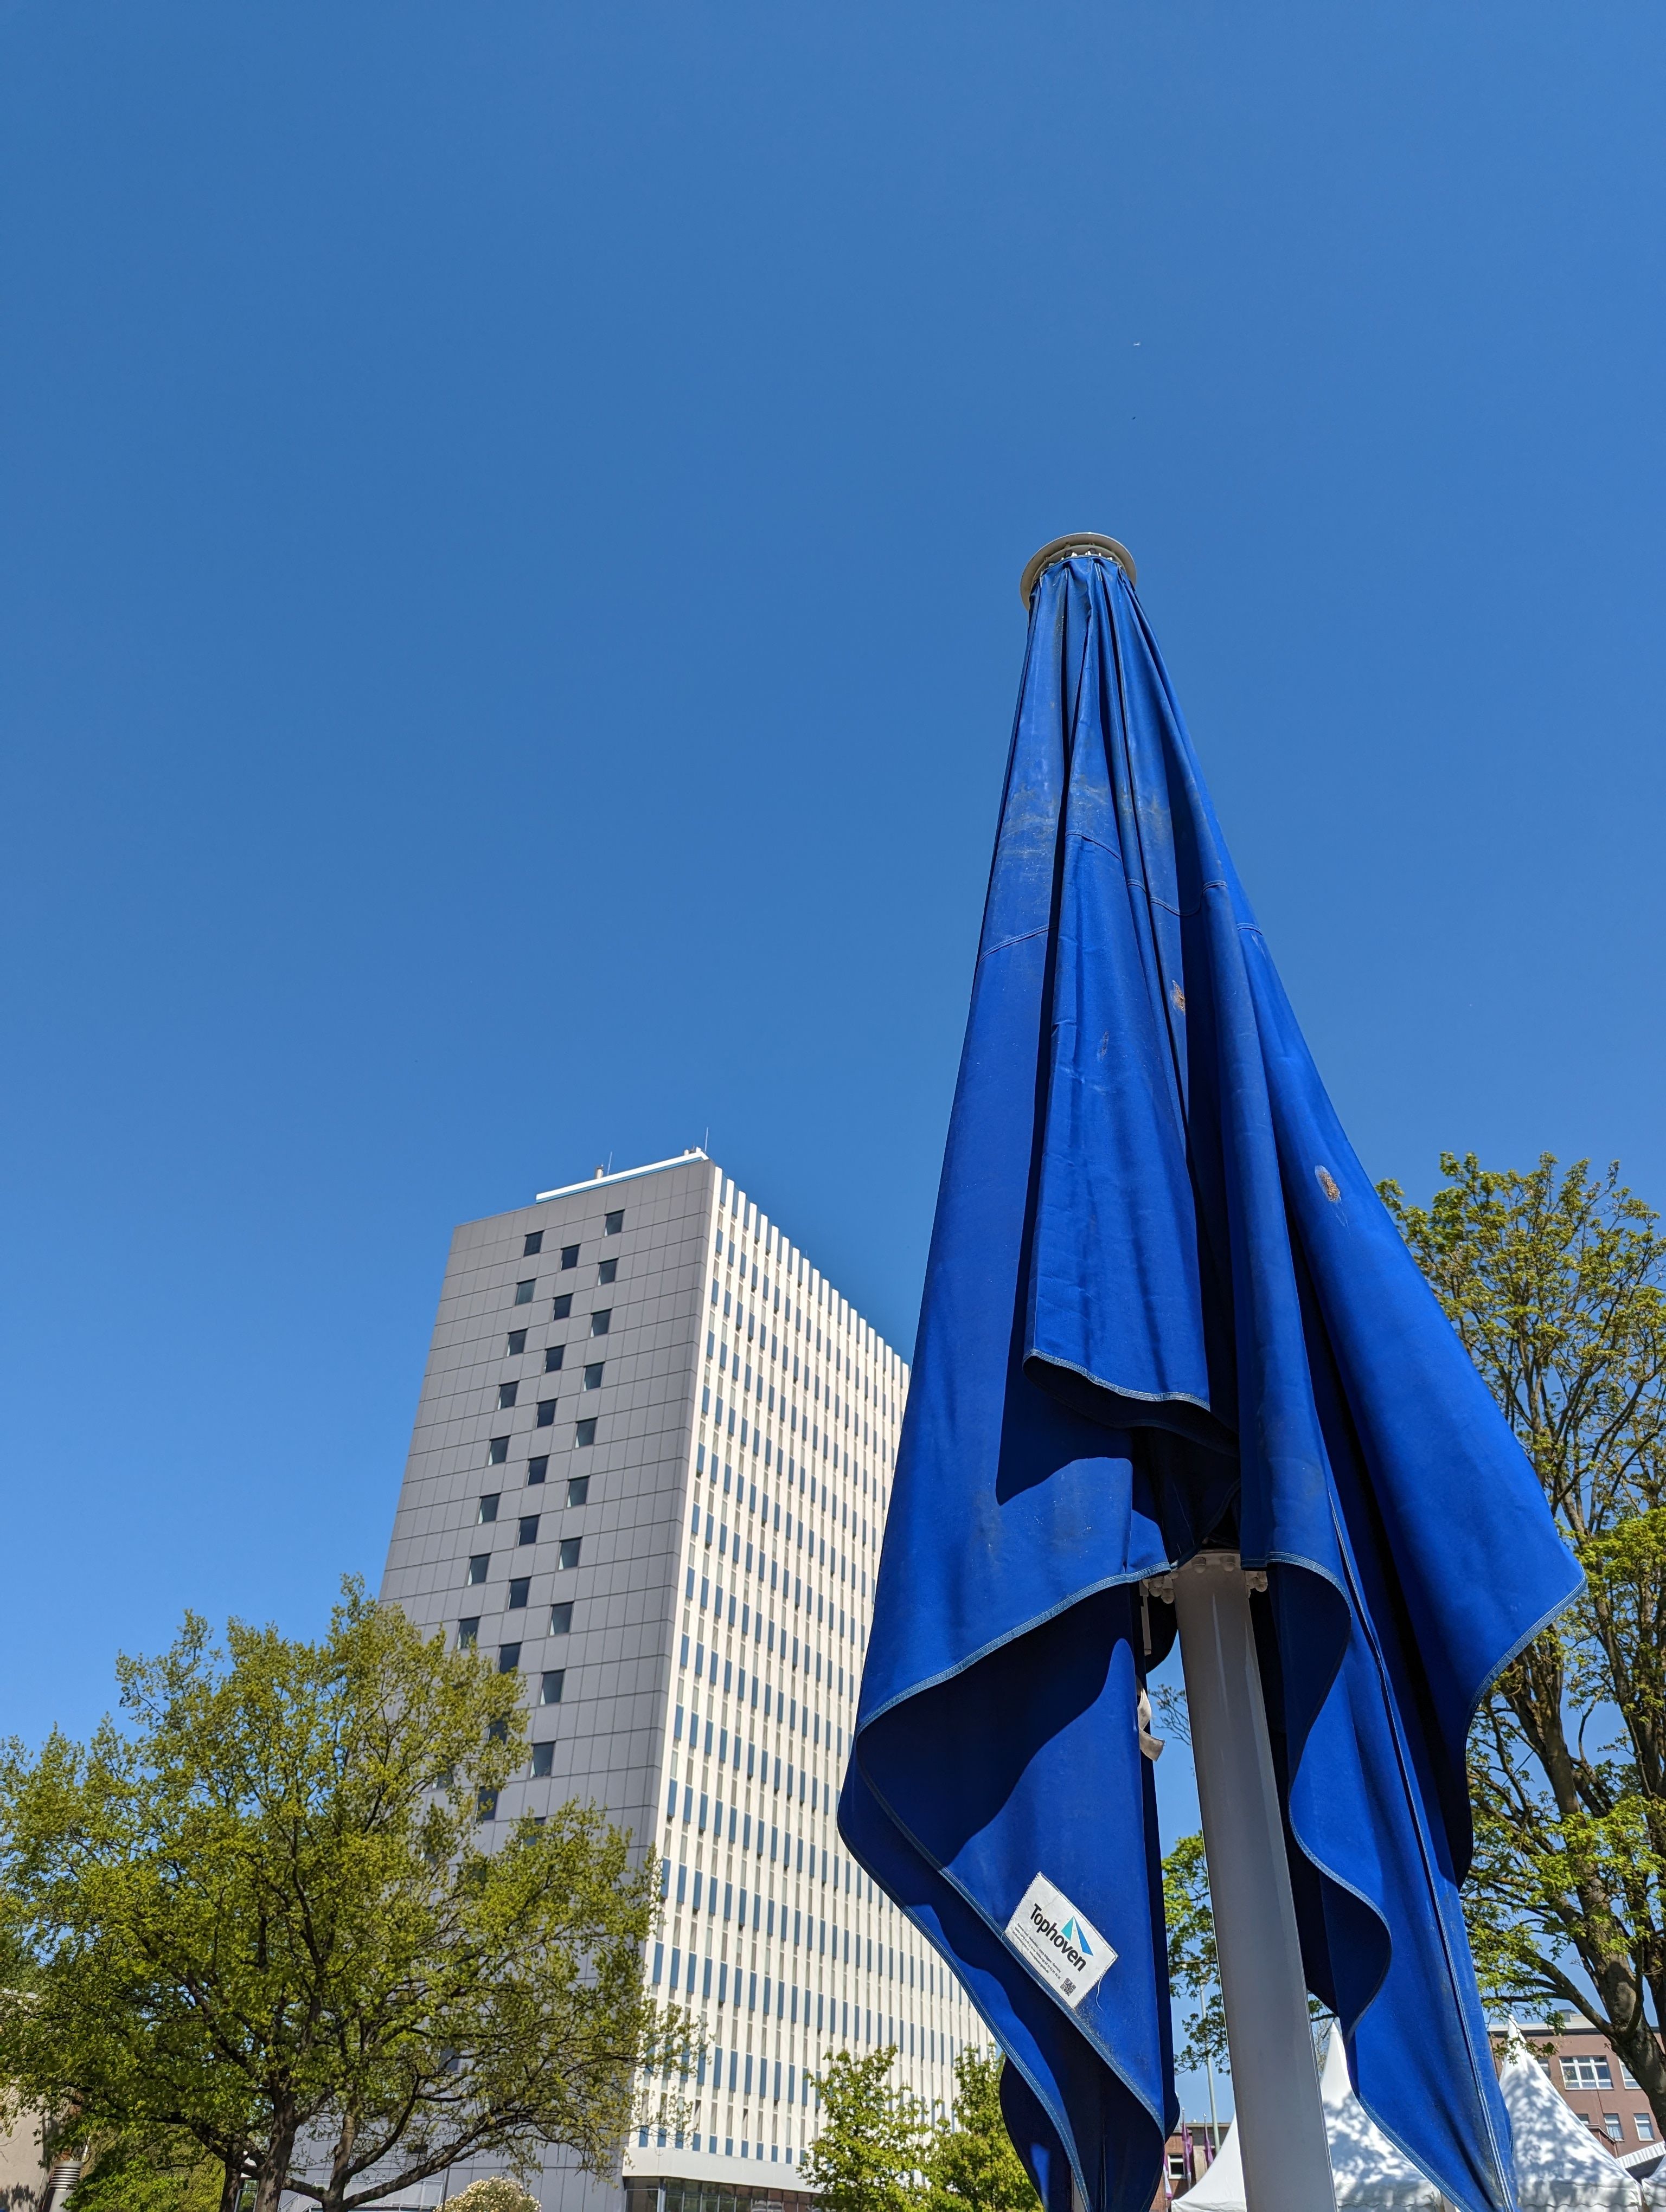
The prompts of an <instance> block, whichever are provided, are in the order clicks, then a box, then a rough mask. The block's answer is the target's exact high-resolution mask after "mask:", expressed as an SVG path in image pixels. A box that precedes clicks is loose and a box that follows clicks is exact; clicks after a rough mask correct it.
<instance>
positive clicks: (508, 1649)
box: [497, 1644, 520, 1674]
mask: <svg viewBox="0 0 1666 2212" xmlns="http://www.w3.org/2000/svg"><path fill="white" fill-rule="evenodd" d="M518 1666H520V1645H519V1644H499V1645H498V1647H497V1671H498V1673H499V1674H514V1670H515V1668H517V1667H518Z"/></svg>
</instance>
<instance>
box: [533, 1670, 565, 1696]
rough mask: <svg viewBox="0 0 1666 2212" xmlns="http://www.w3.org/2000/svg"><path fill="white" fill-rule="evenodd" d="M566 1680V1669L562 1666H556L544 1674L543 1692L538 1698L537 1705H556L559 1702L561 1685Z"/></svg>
mask: <svg viewBox="0 0 1666 2212" xmlns="http://www.w3.org/2000/svg"><path fill="white" fill-rule="evenodd" d="M566 1680H567V1669H566V1668H564V1667H557V1668H555V1669H554V1670H553V1671H552V1672H551V1673H550V1674H546V1675H545V1676H544V1692H543V1695H542V1696H541V1697H540V1698H539V1699H538V1703H539V1705H559V1704H560V1703H561V1691H562V1683H563V1682H565V1681H566Z"/></svg>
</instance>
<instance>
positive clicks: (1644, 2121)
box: [1632, 2112, 1655, 2142]
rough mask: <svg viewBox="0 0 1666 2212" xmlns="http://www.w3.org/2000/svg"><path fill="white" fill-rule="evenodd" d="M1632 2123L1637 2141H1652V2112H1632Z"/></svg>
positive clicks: (1653, 2128)
mask: <svg viewBox="0 0 1666 2212" xmlns="http://www.w3.org/2000/svg"><path fill="white" fill-rule="evenodd" d="M1632 2125H1633V2127H1634V2128H1635V2129H1636V2130H1637V2139H1638V2141H1639V2142H1653V2141H1654V2139H1655V2124H1654V2116H1653V2115H1652V2113H1650V2112H1633V2114H1632Z"/></svg>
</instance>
